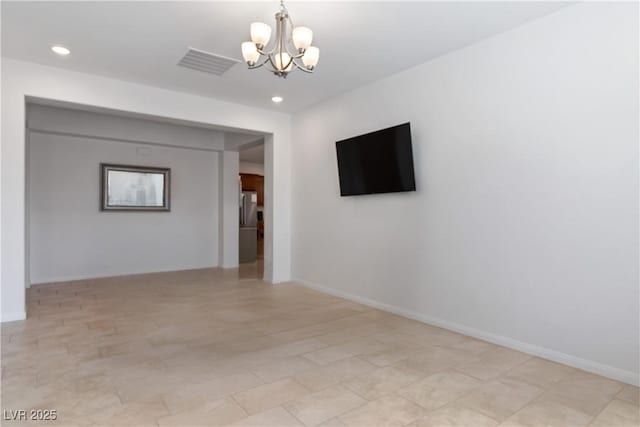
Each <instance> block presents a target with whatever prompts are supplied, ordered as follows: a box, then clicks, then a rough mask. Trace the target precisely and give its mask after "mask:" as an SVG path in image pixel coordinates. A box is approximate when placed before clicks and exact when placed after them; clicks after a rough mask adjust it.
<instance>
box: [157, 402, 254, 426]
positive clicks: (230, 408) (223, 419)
mask: <svg viewBox="0 0 640 427" xmlns="http://www.w3.org/2000/svg"><path fill="white" fill-rule="evenodd" d="M246 417H247V413H246V412H245V411H244V410H243V409H242V408H241V407H240V406H239V405H238V404H237V403H236V402H235V401H234V400H233V399H231V398H228V397H227V398H222V399H217V400H213V401H210V402H207V403H204V404H202V405H200V406H196V407H194V408H191V409H189V410H186V411H184V412H179V413H177V414H174V415H167V416H165V417H161V418H159V419H158V425H160V426H161V427H164V426H226V425H229V424H231V423H234V422H236V421H239V420H241V419H243V418H246Z"/></svg>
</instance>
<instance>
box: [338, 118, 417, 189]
mask: <svg viewBox="0 0 640 427" xmlns="http://www.w3.org/2000/svg"><path fill="white" fill-rule="evenodd" d="M336 151H337V153H338V173H339V175H340V195H341V196H356V195H360V194H377V193H396V192H400V191H415V190H416V183H415V177H414V175H413V153H412V151H411V126H410V124H409V123H405V124H402V125H398V126H394V127H390V128H387V129H382V130H378V131H375V132H371V133H367V134H364V135H360V136H356V137H353V138H349V139H345V140H342V141H338V142H336Z"/></svg>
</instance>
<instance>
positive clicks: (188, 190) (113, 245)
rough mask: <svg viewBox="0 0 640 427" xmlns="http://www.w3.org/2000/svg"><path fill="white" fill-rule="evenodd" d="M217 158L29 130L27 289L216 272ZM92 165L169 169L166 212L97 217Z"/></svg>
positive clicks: (99, 214)
mask: <svg viewBox="0 0 640 427" xmlns="http://www.w3.org/2000/svg"><path fill="white" fill-rule="evenodd" d="M141 147H144V150H139V149H140V148H141ZM141 153H142V154H141ZM218 156H219V153H217V152H215V151H202V150H193V149H184V148H174V147H161V146H153V147H150V146H140V145H136V144H132V143H128V142H120V141H106V140H98V139H93V138H86V137H75V136H66V135H53V134H46V133H38V132H32V133H31V140H30V144H29V175H28V176H29V191H28V194H29V204H30V207H31V209H30V226H29V227H28V230H29V234H30V242H29V246H30V255H31V256H30V258H31V260H30V264H31V268H30V272H31V283H32V284H37V283H50V282H60V281H68V280H76V279H85V278H96V277H108V276H119V275H127V274H138V273H149V272H158V271H174V270H186V269H193V268H207V267H216V266H217V265H218V239H219V236H218V220H219V217H218V192H219V191H220V189H219V187H220V182H219V181H218ZM100 163H113V164H125V165H135V166H152V167H167V168H170V169H171V180H170V194H171V196H170V197H171V211H169V212H133V211H130V212H105V211H101V210H100V206H99V204H100V196H99V195H100V174H99V170H100Z"/></svg>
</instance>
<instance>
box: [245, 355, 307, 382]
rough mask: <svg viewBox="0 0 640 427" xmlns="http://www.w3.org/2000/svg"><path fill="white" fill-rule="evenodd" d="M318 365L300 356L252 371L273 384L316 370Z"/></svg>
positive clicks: (267, 364)
mask: <svg viewBox="0 0 640 427" xmlns="http://www.w3.org/2000/svg"><path fill="white" fill-rule="evenodd" d="M316 367H318V365H317V364H316V363H313V362H311V361H310V360H308V359H305V358H303V357H300V356H292V357H285V358H282V359H275V360H273V361H271V362H268V363H265V364H261V365H259V366H257V367H255V368H252V369H251V372H253V373H254V374H256V375H257V376H259V377H260V378H262V380H263V381H264V382H273V381H277V380H280V379H283V378H287V377H291V376H294V375H296V374H298V373H300V372H304V371H308V370H310V369H313V368H316Z"/></svg>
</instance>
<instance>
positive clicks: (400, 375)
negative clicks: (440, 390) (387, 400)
mask: <svg viewBox="0 0 640 427" xmlns="http://www.w3.org/2000/svg"><path fill="white" fill-rule="evenodd" d="M423 377H424V375H423V374H422V373H421V372H419V371H416V370H412V369H408V368H404V367H393V366H388V367H386V368H380V369H376V370H375V371H371V372H369V373H367V374H364V375H361V376H359V377H356V378H353V379H350V380H348V381H344V382H343V383H342V385H344V386H345V387H346V388H348V389H349V390H351V391H353V392H354V393H356V394H358V395H360V396H362V397H364V398H365V399H367V400H375V399H378V398H380V397H382V396H384V395H386V394H389V393H392V392H394V391H396V390H398V389H399V388H402V387H405V386H407V385H409V384H412V383H414V382H416V381H418V380H420V379H421V378H423Z"/></svg>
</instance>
